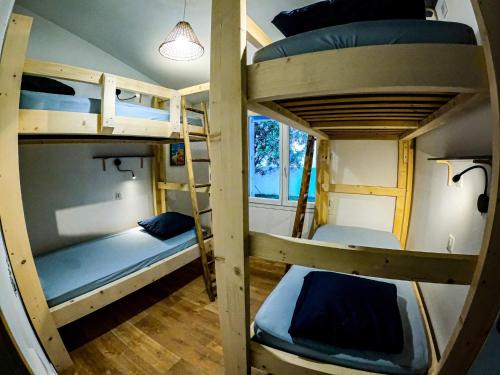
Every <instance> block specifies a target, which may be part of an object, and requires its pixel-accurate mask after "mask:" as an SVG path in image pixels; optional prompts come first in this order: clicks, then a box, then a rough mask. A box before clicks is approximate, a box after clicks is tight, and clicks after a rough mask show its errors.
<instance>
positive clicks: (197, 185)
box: [194, 184, 212, 189]
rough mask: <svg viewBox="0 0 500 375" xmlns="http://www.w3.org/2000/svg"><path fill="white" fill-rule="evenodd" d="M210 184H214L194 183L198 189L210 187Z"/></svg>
mask: <svg viewBox="0 0 500 375" xmlns="http://www.w3.org/2000/svg"><path fill="white" fill-rule="evenodd" d="M210 186H212V184H194V187H195V188H196V189H198V188H204V187H210Z"/></svg>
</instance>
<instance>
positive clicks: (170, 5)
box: [17, 0, 314, 89]
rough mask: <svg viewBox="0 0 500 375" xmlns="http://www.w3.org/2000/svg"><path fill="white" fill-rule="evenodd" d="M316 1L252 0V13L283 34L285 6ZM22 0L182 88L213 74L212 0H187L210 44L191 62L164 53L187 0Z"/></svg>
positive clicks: (143, 70)
mask: <svg viewBox="0 0 500 375" xmlns="http://www.w3.org/2000/svg"><path fill="white" fill-rule="evenodd" d="M313 2H314V0H248V1H247V13H248V14H249V15H250V16H251V17H252V18H253V19H254V20H255V21H256V22H257V23H258V24H259V25H260V26H261V27H262V28H263V29H264V31H266V32H267V33H268V34H269V35H270V36H271V37H272V38H273V39H274V40H277V39H280V38H282V35H281V33H280V32H279V31H278V30H277V29H276V28H275V27H274V26H273V25H272V24H271V22H270V21H271V19H272V18H273V17H274V16H275V15H276V14H277V13H278V12H280V11H281V10H285V9H294V8H297V7H300V6H303V5H306V4H310V3H313ZM17 3H18V4H19V5H21V6H22V7H25V8H27V9H29V10H31V11H33V12H34V13H37V14H39V15H40V16H42V17H44V18H46V19H48V20H50V21H52V22H54V23H55V24H57V25H59V26H61V27H63V28H64V29H66V30H68V31H70V32H72V33H73V34H76V35H78V36H79V37H80V38H82V39H85V40H86V41H88V42H90V43H91V44H93V45H95V46H97V47H99V48H101V49H102V50H104V51H106V52H107V53H109V54H111V55H112V56H114V57H116V58H117V59H119V60H121V61H123V62H124V63H126V64H127V65H129V66H131V67H132V68H134V69H136V70H138V71H140V72H141V73H143V74H145V75H146V76H148V77H151V78H152V79H153V80H155V81H156V82H158V83H161V84H163V85H165V86H167V87H171V88H174V89H179V88H183V87H187V86H191V85H194V84H197V83H202V82H207V81H208V80H209V71H210V65H209V64H210V8H211V1H208V0H187V9H186V20H187V21H188V22H190V23H191V25H192V26H193V28H194V30H195V32H196V34H197V35H198V38H199V39H200V41H201V43H202V44H203V46H204V47H205V54H204V55H203V57H202V58H200V59H198V60H195V61H189V62H176V61H171V60H168V59H166V58H164V57H162V56H161V55H160V54H159V53H158V46H159V45H160V43H161V42H162V40H163V39H164V38H165V37H166V36H167V34H168V33H169V32H170V30H171V29H172V28H173V27H174V25H175V24H176V23H177V22H178V21H180V20H181V18H182V11H183V7H184V1H183V0H143V1H137V0H85V1H82V0H17ZM249 52H250V53H251V52H252V50H249Z"/></svg>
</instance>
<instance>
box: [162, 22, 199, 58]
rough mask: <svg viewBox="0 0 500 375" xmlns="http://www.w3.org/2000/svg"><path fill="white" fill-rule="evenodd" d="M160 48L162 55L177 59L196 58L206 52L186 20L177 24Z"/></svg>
mask: <svg viewBox="0 0 500 375" xmlns="http://www.w3.org/2000/svg"><path fill="white" fill-rule="evenodd" d="M158 50H159V52H160V54H161V55H162V56H165V57H166V58H169V59H171V60H177V61H187V60H195V59H197V58H199V57H201V56H202V55H203V53H204V52H205V49H204V48H203V46H202V45H201V43H200V41H199V40H198V37H197V36H196V34H195V33H194V31H193V28H192V27H191V25H190V24H189V22H186V21H180V22H179V23H177V25H175V27H174V28H173V29H172V31H171V32H170V34H168V36H167V39H165V41H164V42H163V43H162V44H160V47H159V49H158Z"/></svg>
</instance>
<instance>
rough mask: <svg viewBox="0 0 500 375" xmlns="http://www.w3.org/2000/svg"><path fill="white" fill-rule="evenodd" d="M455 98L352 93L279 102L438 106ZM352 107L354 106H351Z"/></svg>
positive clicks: (287, 104)
mask: <svg viewBox="0 0 500 375" xmlns="http://www.w3.org/2000/svg"><path fill="white" fill-rule="evenodd" d="M452 98H453V95H451V94H432V95H425V94H420V95H419V94H408V95H405V94H392V95H390V94H378V95H377V94H375V95H374V94H371V95H366V94H362V95H359V94H358V95H350V96H343V95H342V96H339V95H336V96H331V97H323V98H303V99H293V100H280V101H278V104H279V105H281V106H283V107H285V108H288V109H290V110H292V109H293V108H294V107H302V106H312V105H316V106H325V105H335V106H337V105H342V104H344V105H347V106H378V105H381V106H383V105H398V103H399V105H402V106H409V105H412V104H415V105H419V104H420V105H424V106H427V105H429V106H438V107H440V106H441V105H443V104H445V103H446V102H448V101H449V100H450V99H452ZM349 108H352V107H349Z"/></svg>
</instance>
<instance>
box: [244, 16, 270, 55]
mask: <svg viewBox="0 0 500 375" xmlns="http://www.w3.org/2000/svg"><path fill="white" fill-rule="evenodd" d="M247 41H248V43H250V44H251V45H253V46H254V47H255V48H257V49H259V48H262V47H265V46H267V45H268V44H271V43H272V42H273V41H272V39H271V37H270V36H269V35H267V34H266V33H265V31H264V30H262V29H261V28H260V27H259V25H257V24H256V23H255V21H254V20H253V19H251V18H250V17H249V16H247Z"/></svg>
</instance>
